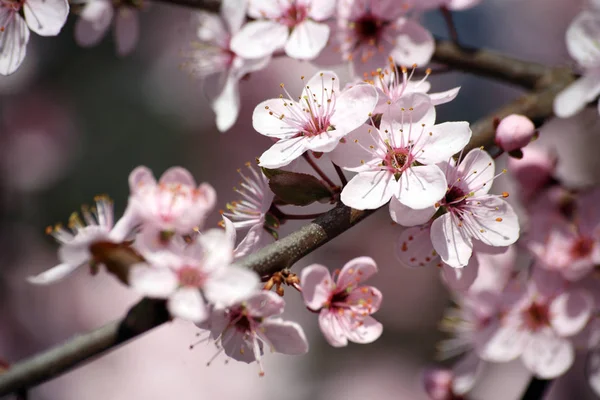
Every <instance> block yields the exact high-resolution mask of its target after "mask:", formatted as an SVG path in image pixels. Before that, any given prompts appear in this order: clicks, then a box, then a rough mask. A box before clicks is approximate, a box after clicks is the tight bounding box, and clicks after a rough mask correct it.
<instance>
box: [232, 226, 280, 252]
mask: <svg viewBox="0 0 600 400" xmlns="http://www.w3.org/2000/svg"><path fill="white" fill-rule="evenodd" d="M269 238H273V236H271V235H270V234H269V233H267V232H266V231H265V230H264V228H263V226H262V224H258V225H254V226H253V227H252V228H250V230H248V233H246V236H244V238H243V239H242V241H241V242H240V243H239V244H238V245H237V247H236V248H235V250H234V258H235V259H239V258H241V257H244V256H245V255H248V254H250V253H253V252H255V251H256V250H259V249H261V248H263V247H264V246H266V245H267V244H269V243H268V240H269Z"/></svg>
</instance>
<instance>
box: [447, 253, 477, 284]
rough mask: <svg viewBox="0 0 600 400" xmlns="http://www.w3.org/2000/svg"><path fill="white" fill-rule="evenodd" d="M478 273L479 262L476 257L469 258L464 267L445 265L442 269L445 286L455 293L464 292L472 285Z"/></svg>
mask: <svg viewBox="0 0 600 400" xmlns="http://www.w3.org/2000/svg"><path fill="white" fill-rule="evenodd" d="M478 272H479V262H478V260H477V258H476V257H471V258H470V259H469V263H468V264H467V265H465V266H464V267H460V268H455V267H451V266H449V265H447V264H444V266H443V267H442V277H443V278H444V281H445V282H446V285H448V287H449V288H450V289H452V290H455V291H457V292H464V291H466V290H467V289H469V288H470V287H471V285H473V282H475V279H477V275H478Z"/></svg>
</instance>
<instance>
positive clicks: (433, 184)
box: [396, 165, 448, 210]
mask: <svg viewBox="0 0 600 400" xmlns="http://www.w3.org/2000/svg"><path fill="white" fill-rule="evenodd" d="M447 187H448V184H447V183H446V176H445V175H444V173H443V172H442V170H441V169H440V168H439V167H438V166H437V165H420V166H416V167H411V168H409V169H407V170H406V171H404V172H403V173H402V175H401V176H400V180H399V191H398V192H396V196H397V197H398V200H399V201H400V202H401V203H402V204H404V205H405V206H407V207H410V208H414V209H416V210H422V209H424V208H430V207H433V206H434V204H436V203H437V202H438V201H440V199H441V198H442V197H444V195H445V194H446V189H447Z"/></svg>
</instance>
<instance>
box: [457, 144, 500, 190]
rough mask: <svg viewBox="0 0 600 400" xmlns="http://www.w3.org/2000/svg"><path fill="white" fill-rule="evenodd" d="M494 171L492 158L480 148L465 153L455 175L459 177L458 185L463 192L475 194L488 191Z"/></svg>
mask: <svg viewBox="0 0 600 400" xmlns="http://www.w3.org/2000/svg"><path fill="white" fill-rule="evenodd" d="M495 173H496V166H495V163H494V159H493V158H492V157H491V156H490V155H489V153H488V152H487V151H483V150H481V149H473V150H471V151H470V152H469V153H467V155H466V156H465V157H464V158H463V159H462V161H461V162H460V164H459V165H458V168H457V169H456V176H457V177H460V178H461V179H460V180H461V181H460V183H458V185H460V186H461V187H463V188H464V191H465V192H467V193H470V192H473V193H474V194H475V195H477V196H481V195H484V194H487V193H488V192H489V191H490V188H491V187H492V181H493V180H494V174H495ZM452 183H454V182H452Z"/></svg>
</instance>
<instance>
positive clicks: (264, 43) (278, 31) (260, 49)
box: [230, 20, 288, 59]
mask: <svg viewBox="0 0 600 400" xmlns="http://www.w3.org/2000/svg"><path fill="white" fill-rule="evenodd" d="M287 40H288V27H287V26H285V25H282V24H279V23H278V22H275V21H268V20H258V21H252V22H248V23H247V24H245V25H244V26H243V27H242V29H241V30H240V31H239V32H238V33H236V34H235V35H234V36H233V38H232V39H231V44H230V46H231V50H232V51H233V52H234V53H236V54H237V55H239V56H240V57H243V58H250V59H252V58H262V57H265V56H268V55H269V54H273V53H274V52H275V50H277V49H281V48H283V46H284V45H285V43H286V41H287Z"/></svg>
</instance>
